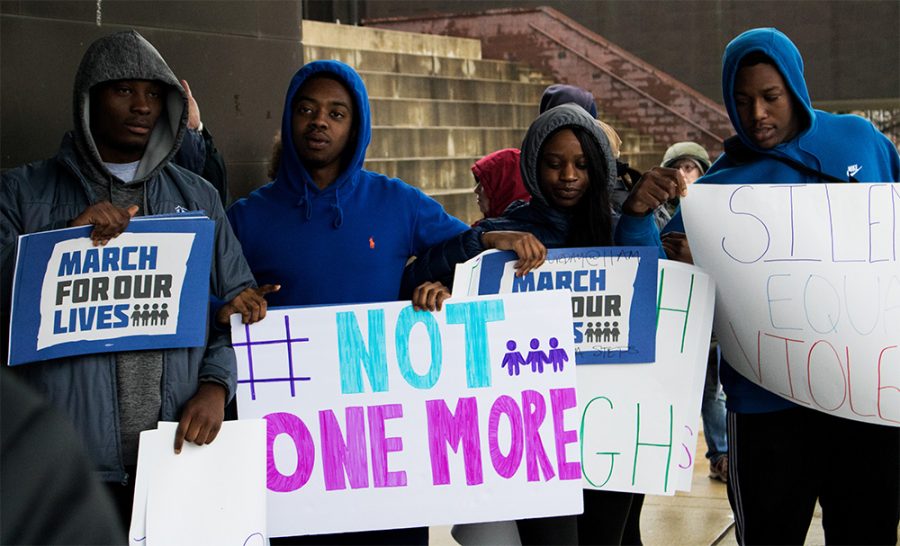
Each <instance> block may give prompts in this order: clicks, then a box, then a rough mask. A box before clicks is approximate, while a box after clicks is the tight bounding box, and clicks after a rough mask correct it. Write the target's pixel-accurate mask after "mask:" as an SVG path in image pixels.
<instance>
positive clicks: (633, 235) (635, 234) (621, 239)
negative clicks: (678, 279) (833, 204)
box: [616, 214, 680, 259]
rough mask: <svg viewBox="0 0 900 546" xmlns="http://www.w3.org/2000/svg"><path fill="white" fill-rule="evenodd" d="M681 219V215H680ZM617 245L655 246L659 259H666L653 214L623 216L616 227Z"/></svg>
mask: <svg viewBox="0 0 900 546" xmlns="http://www.w3.org/2000/svg"><path fill="white" fill-rule="evenodd" d="M679 217H680V215H679ZM616 244H617V245H621V246H655V247H656V248H658V249H659V257H660V258H662V259H665V258H666V253H665V251H664V250H663V247H662V241H661V240H660V238H659V228H657V227H656V221H655V217H654V215H653V214H648V215H646V216H631V215H629V214H623V215H622V217H621V218H619V225H617V226H616Z"/></svg>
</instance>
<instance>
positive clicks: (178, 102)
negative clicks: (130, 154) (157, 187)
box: [73, 30, 188, 184]
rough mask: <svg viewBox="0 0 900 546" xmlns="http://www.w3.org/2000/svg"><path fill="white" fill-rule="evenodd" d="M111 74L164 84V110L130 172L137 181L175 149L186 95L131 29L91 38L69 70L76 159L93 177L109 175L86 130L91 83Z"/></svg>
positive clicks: (150, 47) (183, 126)
mask: <svg viewBox="0 0 900 546" xmlns="http://www.w3.org/2000/svg"><path fill="white" fill-rule="evenodd" d="M117 80H156V81H158V82H161V83H163V84H165V86H166V89H167V91H166V97H165V105H166V106H165V111H164V112H163V113H162V115H160V117H159V119H158V120H157V122H156V126H155V127H154V128H153V132H152V133H151V134H150V139H149V140H148V141H147V148H146V149H145V150H144V155H143V157H142V158H141V163H140V165H139V166H138V170H137V173H136V174H135V178H134V180H133V181H132V182H130V184H137V183H141V182H144V181H146V180H148V179H149V178H151V177H153V175H155V174H156V173H157V172H158V171H159V170H160V169H162V168H163V167H164V166H165V165H166V164H167V163H168V162H169V161H170V160H171V159H172V157H173V156H174V155H175V152H177V151H178V147H179V146H180V145H181V139H182V137H183V135H184V131H185V129H186V128H187V116H188V109H187V95H186V94H185V92H184V89H183V88H182V87H181V83H180V82H179V81H178V79H177V78H176V77H175V74H174V73H173V72H172V70H171V69H170V68H169V65H167V64H166V61H165V60H163V58H162V56H161V55H160V54H159V52H158V51H157V50H156V48H155V47H153V45H151V44H150V42H148V41H147V40H146V39H144V37H143V36H141V35H140V34H138V33H137V32H135V31H133V30H129V31H125V32H117V33H116V34H111V35H109V36H104V37H103V38H100V39H99V40H97V41H95V42H94V43H92V44H91V46H90V47H89V48H88V50H87V51H86V52H85V54H84V57H82V59H81V64H80V65H79V66H78V72H77V74H76V75H75V90H74V95H73V99H74V114H75V146H76V148H77V150H78V154H79V155H80V156H81V160H82V161H83V162H84V163H85V165H86V166H87V167H88V168H89V169H90V170H91V174H92V175H94V176H96V177H99V179H109V178H111V177H112V175H111V174H110V173H109V171H108V170H107V169H106V167H105V166H104V165H103V161H102V159H101V158H100V154H99V152H98V151H97V145H96V143H95V142H94V137H93V135H92V134H91V127H90V119H91V115H90V114H91V113H90V107H91V93H90V92H91V88H93V87H94V86H96V85H98V84H101V83H104V82H109V81H117Z"/></svg>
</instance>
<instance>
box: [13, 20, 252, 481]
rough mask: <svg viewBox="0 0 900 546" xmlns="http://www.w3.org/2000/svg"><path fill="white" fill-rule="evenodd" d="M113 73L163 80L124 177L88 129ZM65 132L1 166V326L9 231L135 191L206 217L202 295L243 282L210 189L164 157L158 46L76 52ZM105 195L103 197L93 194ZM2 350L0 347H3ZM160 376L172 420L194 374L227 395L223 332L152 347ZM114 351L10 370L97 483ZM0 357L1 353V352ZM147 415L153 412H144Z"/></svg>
mask: <svg viewBox="0 0 900 546" xmlns="http://www.w3.org/2000/svg"><path fill="white" fill-rule="evenodd" d="M121 79H151V80H157V81H161V82H163V83H164V84H166V85H167V86H168V89H169V90H168V92H167V93H166V112H165V113H164V114H163V115H161V116H160V119H159V120H158V122H157V125H156V126H155V128H154V130H153V132H152V133H151V137H150V140H149V142H148V145H147V149H146V151H145V153H144V156H143V158H142V160H141V163H140V166H139V167H138V171H137V175H136V177H135V179H134V181H132V182H131V183H129V184H125V183H123V182H122V181H121V180H118V179H116V178H115V177H114V176H113V175H112V174H111V173H110V172H109V170H108V169H106V167H105V166H104V165H103V162H102V161H101V159H100V156H99V154H98V152H97V147H96V144H95V143H94V140H93V137H92V136H91V133H90V112H89V108H90V89H91V87H93V86H94V85H96V84H98V83H102V82H105V81H111V80H121ZM74 109H75V130H74V131H73V132H70V133H68V134H66V136H65V137H64V138H63V142H62V145H61V147H60V150H59V153H58V154H57V156H56V157H54V158H52V159H49V160H45V161H39V162H35V163H31V164H29V165H24V166H22V167H18V168H15V169H10V170H9V171H6V172H4V173H3V175H2V183H0V272H2V274H0V288H2V294H0V311H2V318H3V335H6V332H7V331H8V327H9V326H8V325H9V322H8V314H9V301H10V298H9V294H10V285H11V278H12V269H13V266H14V264H15V260H14V256H15V249H16V242H17V237H18V236H19V235H22V234H26V233H34V232H38V231H45V230H49V229H57V228H61V227H65V226H66V225H67V223H68V222H69V220H71V219H72V218H75V217H76V216H77V215H78V214H80V213H81V212H82V211H83V210H84V209H85V208H87V207H88V206H89V205H90V204H92V203H94V202H97V201H100V200H106V199H110V198H112V200H113V202H114V203H115V202H116V201H120V200H121V199H124V200H128V199H130V198H131V197H132V196H133V194H134V193H135V192H138V193H137V195H138V196H139V197H140V201H139V204H140V205H141V209H142V213H143V214H162V213H176V212H181V211H191V210H202V211H205V212H206V214H207V215H208V216H209V217H210V218H211V219H212V220H214V221H215V224H216V227H215V234H214V237H215V240H214V249H213V261H212V264H211V270H210V293H211V294H212V295H213V296H215V297H217V298H219V299H221V300H225V301H227V300H230V299H232V298H233V297H234V296H235V295H237V294H238V293H239V292H240V291H241V290H243V289H244V288H246V287H247V286H250V285H252V284H253V277H252V275H251V273H250V270H249V268H248V267H247V263H246V261H245V260H244V257H243V253H242V251H241V248H240V244H239V243H238V242H237V240H236V239H235V237H234V234H233V232H232V231H231V228H230V226H229V224H228V222H227V220H226V219H225V215H224V211H223V209H222V205H221V202H220V201H219V198H218V194H217V192H216V190H215V189H214V188H213V187H212V186H211V185H210V184H209V183H208V182H206V181H205V180H203V179H202V178H200V177H199V176H197V175H195V174H192V173H190V172H189V171H187V170H184V169H182V168H181V167H178V166H177V165H174V164H173V163H171V161H170V160H171V158H172V156H173V155H174V154H175V152H176V151H177V149H178V144H179V143H180V140H181V138H182V135H183V134H184V130H185V126H186V119H187V111H186V109H187V102H186V96H185V95H184V91H183V90H182V89H181V86H180V85H179V83H178V81H177V80H176V79H175V76H174V74H173V73H172V71H171V70H170V69H169V68H168V66H166V64H165V61H163V59H162V57H160V55H159V53H158V52H157V51H156V49H155V48H153V46H152V45H150V44H149V43H148V42H147V41H146V40H144V38H143V37H141V36H140V35H139V34H137V33H136V32H133V31H130V32H121V33H117V34H113V35H111V36H107V37H105V38H101V39H100V40H98V41H97V42H95V43H94V44H92V45H91V47H90V48H89V49H88V51H87V52H86V53H85V56H84V59H83V61H82V63H81V67H80V68H79V71H78V74H77V76H76V82H75V93H74ZM104 190H105V191H108V192H110V193H111V195H103V193H102V192H103V191H104ZM2 345H3V350H4V351H5V350H6V344H5V343H4V344H2ZM156 354H157V355H159V356H158V361H159V362H160V364H161V373H160V375H159V379H158V380H157V381H156V383H155V384H157V385H159V393H158V400H159V405H158V407H159V410H158V417H159V418H160V419H162V420H166V421H176V420H178V419H179V418H180V416H181V411H182V409H183V407H184V404H185V403H186V402H187V401H188V400H190V398H191V397H193V396H194V394H195V393H196V391H197V387H198V385H199V382H200V381H214V382H216V383H219V384H221V385H223V386H225V387H226V388H227V390H228V397H229V398H230V397H232V396H233V395H234V389H235V386H236V363H235V359H234V352H233V350H232V349H231V346H230V344H229V337H228V333H227V332H224V331H220V330H217V329H216V328H210V329H209V333H208V336H207V343H206V346H204V347H196V348H188V349H169V350H165V351H161V352H158V353H156ZM117 356H119V355H116V354H114V353H101V354H94V355H85V356H79V357H72V358H65V359H58V360H54V361H48V362H43V363H36V364H28V365H25V366H19V367H17V368H15V371H16V372H18V373H20V374H21V375H22V376H23V377H24V378H25V379H26V380H27V381H28V382H29V383H31V384H32V386H34V387H35V388H37V389H38V390H39V391H41V392H42V393H43V394H44V395H45V396H46V397H47V399H48V400H49V401H50V402H51V403H53V404H54V405H56V406H58V407H60V408H61V409H62V411H63V412H64V413H66V414H67V415H68V416H69V418H70V419H71V420H72V422H73V424H74V425H75V427H76V430H78V432H79V434H80V435H81V438H82V440H83V441H84V443H85V447H86V448H87V450H88V453H89V454H90V456H91V458H92V459H93V461H94V463H95V464H96V466H97V469H98V470H99V471H100V472H101V477H102V478H103V479H105V480H114V481H123V480H125V479H126V474H125V471H124V464H125V461H124V456H123V448H122V445H121V438H122V432H123V431H122V422H121V421H122V406H121V404H120V400H119V396H118V392H117V391H118V390H119V387H120V385H119V378H118V377H117V373H116V371H117V365H116V362H117ZM3 359H4V360H5V355H3ZM152 418H156V415H153V416H152Z"/></svg>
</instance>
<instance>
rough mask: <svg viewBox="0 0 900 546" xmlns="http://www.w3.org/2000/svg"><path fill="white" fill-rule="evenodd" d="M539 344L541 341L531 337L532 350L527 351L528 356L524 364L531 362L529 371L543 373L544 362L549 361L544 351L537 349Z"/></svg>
mask: <svg viewBox="0 0 900 546" xmlns="http://www.w3.org/2000/svg"><path fill="white" fill-rule="evenodd" d="M540 346H541V342H540V341H538V340H537V338H532V339H531V349H532V350H531V351H529V352H528V358H526V359H525V364H531V371H532V372H536V373H544V363H545V362H547V363H549V362H550V358H549V357H548V356H547V355H546V354H544V351H538V350H537V349H538V347H540Z"/></svg>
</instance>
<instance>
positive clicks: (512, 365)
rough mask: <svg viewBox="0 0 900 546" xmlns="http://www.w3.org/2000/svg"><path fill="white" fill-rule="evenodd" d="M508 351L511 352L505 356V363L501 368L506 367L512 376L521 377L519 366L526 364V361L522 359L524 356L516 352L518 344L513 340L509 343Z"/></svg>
mask: <svg viewBox="0 0 900 546" xmlns="http://www.w3.org/2000/svg"><path fill="white" fill-rule="evenodd" d="M506 349H507V350H508V351H509V352H508V353H506V354H505V355H503V363H502V364H500V367H501V368H503V367H506V371H507V372H509V375H510V376H512V375H519V365H520V364H524V363H525V360H523V359H522V355H521V354H519V351H517V350H516V342H515V341H513V340H511V339H510V340H509V341H507V342H506Z"/></svg>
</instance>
